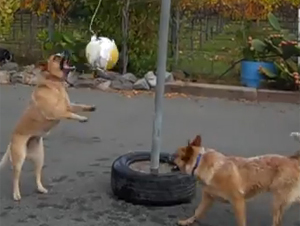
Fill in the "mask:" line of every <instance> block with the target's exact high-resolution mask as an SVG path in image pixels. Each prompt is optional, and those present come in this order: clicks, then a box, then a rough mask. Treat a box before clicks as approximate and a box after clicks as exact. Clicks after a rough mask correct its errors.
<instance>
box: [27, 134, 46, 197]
mask: <svg viewBox="0 0 300 226" xmlns="http://www.w3.org/2000/svg"><path fill="white" fill-rule="evenodd" d="M27 152H28V158H29V159H30V160H31V161H32V162H33V163H34V170H35V180H36V185H37V190H38V191H39V192H41V193H44V194H45V193H48V190H47V189H46V188H45V187H44V186H43V184H42V169H43V166H44V143H43V138H42V137H35V138H31V139H30V141H29V144H28V150H27Z"/></svg>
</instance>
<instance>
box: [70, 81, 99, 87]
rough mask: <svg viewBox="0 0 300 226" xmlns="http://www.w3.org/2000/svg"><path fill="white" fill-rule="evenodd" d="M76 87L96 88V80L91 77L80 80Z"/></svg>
mask: <svg viewBox="0 0 300 226" xmlns="http://www.w3.org/2000/svg"><path fill="white" fill-rule="evenodd" d="M73 86H74V87H75V88H91V89H93V88H95V81H93V80H91V79H85V80H78V81H77V82H76V83H75V84H74V85H73Z"/></svg>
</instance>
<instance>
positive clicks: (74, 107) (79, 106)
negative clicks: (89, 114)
mask: <svg viewBox="0 0 300 226" xmlns="http://www.w3.org/2000/svg"><path fill="white" fill-rule="evenodd" d="M70 107H71V112H73V113H76V112H82V111H95V110H96V107H95V106H91V105H85V104H74V103H71V105H70Z"/></svg>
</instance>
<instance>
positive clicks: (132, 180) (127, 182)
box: [111, 152, 196, 206]
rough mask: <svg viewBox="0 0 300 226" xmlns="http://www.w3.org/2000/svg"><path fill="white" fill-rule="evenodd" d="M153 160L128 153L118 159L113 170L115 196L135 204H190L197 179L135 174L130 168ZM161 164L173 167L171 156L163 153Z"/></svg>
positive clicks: (112, 182) (141, 154)
mask: <svg viewBox="0 0 300 226" xmlns="http://www.w3.org/2000/svg"><path fill="white" fill-rule="evenodd" d="M147 160H150V153H149V152H135V153H128V154H125V155H123V156H120V157H119V158H117V159H116V160H115V161H114V162H113V165H112V170H111V188H112V191H113V193H114V195H115V196H117V197H118V198H119V199H122V200H125V201H127V202H130V203H134V204H143V205H159V206H167V205H175V204H181V203H188V202H190V201H191V200H192V198H193V197H194V195H195V188H196V180H195V178H194V177H192V176H190V175H186V174H182V173H180V172H179V171H177V172H171V173H165V174H159V175H153V174H146V173H142V172H138V171H135V170H132V169H131V168H130V167H129V165H130V164H132V163H133V162H137V161H147ZM160 162H165V163H170V154H166V153H161V155H160Z"/></svg>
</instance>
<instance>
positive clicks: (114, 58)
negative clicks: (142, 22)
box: [106, 42, 119, 70]
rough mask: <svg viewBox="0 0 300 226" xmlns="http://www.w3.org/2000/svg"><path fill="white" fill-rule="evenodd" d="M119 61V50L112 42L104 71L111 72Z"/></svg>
mask: <svg viewBox="0 0 300 226" xmlns="http://www.w3.org/2000/svg"><path fill="white" fill-rule="evenodd" d="M118 60H119V50H118V47H117V45H116V43H115V42H113V44H112V47H111V50H110V58H109V60H108V62H107V65H106V69H107V70H111V69H112V68H113V67H114V66H115V65H116V64H117V62H118Z"/></svg>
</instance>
